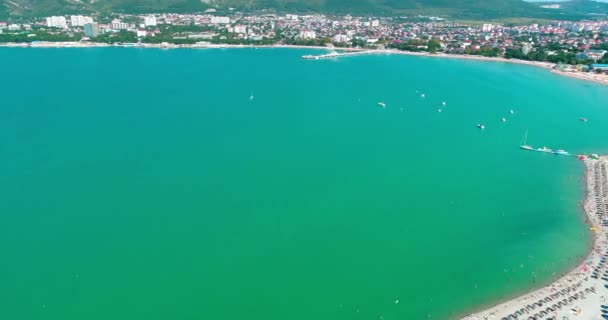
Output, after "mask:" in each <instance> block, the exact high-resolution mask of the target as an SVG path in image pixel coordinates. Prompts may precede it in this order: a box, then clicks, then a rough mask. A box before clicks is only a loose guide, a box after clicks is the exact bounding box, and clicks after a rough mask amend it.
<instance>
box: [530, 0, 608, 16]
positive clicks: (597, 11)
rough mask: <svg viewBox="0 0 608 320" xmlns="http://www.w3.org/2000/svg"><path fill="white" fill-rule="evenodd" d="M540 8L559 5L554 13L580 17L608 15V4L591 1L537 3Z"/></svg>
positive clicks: (574, 0)
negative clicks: (558, 12) (578, 15)
mask: <svg viewBox="0 0 608 320" xmlns="http://www.w3.org/2000/svg"><path fill="white" fill-rule="evenodd" d="M537 4H538V5H540V6H546V5H559V7H560V8H559V9H553V10H556V11H561V12H567V13H570V14H580V15H606V14H608V3H605V2H597V1H591V0H571V1H566V2H555V3H551V2H542V3H537Z"/></svg>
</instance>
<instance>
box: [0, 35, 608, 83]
mask: <svg viewBox="0 0 608 320" xmlns="http://www.w3.org/2000/svg"><path fill="white" fill-rule="evenodd" d="M0 47H9V48H10V47H15V48H97V47H129V48H142V49H143V48H157V49H177V48H190V49H228V48H234V49H236V48H289V49H316V50H339V51H342V52H349V53H355V54H347V55H346V56H348V55H360V54H365V55H367V54H398V55H409V56H423V57H432V58H451V59H464V60H479V61H490V62H505V63H516V64H525V65H529V66H535V67H540V68H544V69H547V70H550V71H552V72H553V73H555V74H558V75H561V76H565V77H570V78H575V79H579V80H584V81H590V82H594V83H599V84H603V85H608V75H605V74H596V73H592V72H574V71H573V72H569V71H559V70H556V69H554V67H555V64H554V63H549V62H542V61H527V60H518V59H506V58H503V57H484V56H476V55H465V54H446V53H428V52H412V51H400V50H395V49H390V50H386V49H385V50H380V49H368V50H366V49H361V48H333V47H322V46H298V45H230V44H192V45H176V44H162V43H161V44H158V43H155V44H151V43H147V44H140V43H137V44H136V43H128V44H113V45H110V44H106V43H97V42H44V41H41V42H35V43H4V44H0ZM321 56H327V57H328V58H331V57H335V56H333V55H331V54H328V55H322V54H321ZM312 60H317V59H312Z"/></svg>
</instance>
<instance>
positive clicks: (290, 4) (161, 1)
mask: <svg viewBox="0 0 608 320" xmlns="http://www.w3.org/2000/svg"><path fill="white" fill-rule="evenodd" d="M576 1H585V0H576ZM0 4H1V5H0V17H1V16H2V15H4V16H6V15H7V14H10V15H11V16H13V17H20V16H25V17H28V16H37V17H42V16H48V15H53V14H74V13H80V12H84V13H87V12H124V13H147V12H201V11H204V10H205V9H207V8H208V7H209V6H212V7H217V8H220V9H221V8H228V7H234V8H238V9H241V10H251V11H255V10H261V9H273V10H275V11H279V12H307V13H310V12H320V13H329V14H346V13H350V14H359V15H361V14H363V15H364V14H384V15H402V14H403V15H411V14H426V15H441V16H446V17H451V18H459V19H471V20H493V19H503V18H541V19H543V18H544V19H556V18H567V17H570V16H569V15H570V14H571V12H570V11H568V10H566V11H564V10H555V9H544V8H541V7H539V6H538V5H537V4H533V3H528V2H524V1H522V0H0Z"/></svg>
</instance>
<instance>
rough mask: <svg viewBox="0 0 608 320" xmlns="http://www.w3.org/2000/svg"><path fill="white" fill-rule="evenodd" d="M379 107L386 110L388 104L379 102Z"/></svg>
mask: <svg viewBox="0 0 608 320" xmlns="http://www.w3.org/2000/svg"><path fill="white" fill-rule="evenodd" d="M378 105H379V106H381V107H382V108H386V103H384V102H378Z"/></svg>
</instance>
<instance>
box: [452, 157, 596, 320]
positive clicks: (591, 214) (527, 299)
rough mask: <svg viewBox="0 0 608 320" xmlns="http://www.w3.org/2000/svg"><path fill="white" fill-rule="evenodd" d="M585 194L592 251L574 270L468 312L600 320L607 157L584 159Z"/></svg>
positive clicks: (489, 316) (477, 315) (483, 316)
mask: <svg viewBox="0 0 608 320" xmlns="http://www.w3.org/2000/svg"><path fill="white" fill-rule="evenodd" d="M585 165H586V184H587V185H586V187H587V195H586V199H585V201H584V210H585V214H586V215H587V221H588V224H589V227H590V230H591V232H593V233H594V243H593V247H592V251H591V252H590V253H589V255H588V256H587V258H586V259H585V260H583V262H582V263H581V264H579V265H578V266H577V267H576V268H575V269H574V270H572V271H570V272H569V273H567V274H566V275H564V276H562V277H560V278H559V279H558V280H557V281H555V282H553V283H551V284H549V285H547V286H544V287H543V288H541V289H538V290H535V291H533V292H530V293H527V294H525V295H523V296H520V297H517V298H515V299H512V300H510V301H507V302H504V303H501V304H499V305H496V306H494V307H492V308H489V309H487V310H484V311H481V312H477V313H474V314H471V315H468V316H466V317H464V318H462V319H463V320H473V319H556V320H557V319H559V320H562V319H569V320H572V319H581V320H583V319H584V320H592V319H602V310H601V309H602V308H601V305H606V304H608V301H607V300H608V289H607V288H606V287H605V285H608V280H604V279H602V278H605V279H608V277H607V276H604V273H606V272H608V267H607V265H606V262H605V261H606V256H608V238H607V234H608V223H606V222H605V221H608V220H606V219H608V216H607V215H606V211H607V209H608V179H607V177H606V172H607V170H608V157H601V158H600V159H599V160H592V159H587V160H585Z"/></svg>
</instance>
